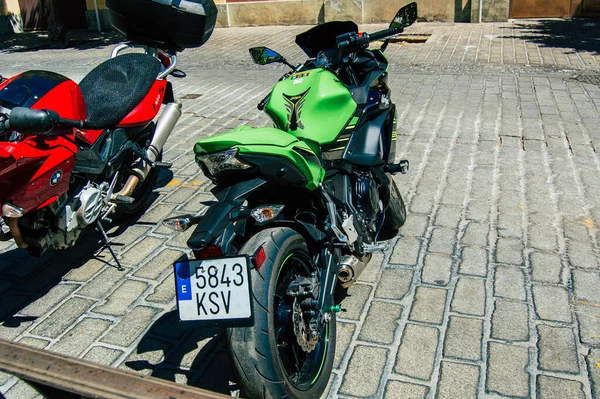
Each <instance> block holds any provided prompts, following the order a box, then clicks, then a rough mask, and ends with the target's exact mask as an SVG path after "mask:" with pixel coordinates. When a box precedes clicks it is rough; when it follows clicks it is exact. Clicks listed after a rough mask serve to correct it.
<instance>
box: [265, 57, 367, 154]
mask: <svg viewBox="0 0 600 399" xmlns="http://www.w3.org/2000/svg"><path fill="white" fill-rule="evenodd" d="M307 90H308V93H307V94H306V97H305V99H304V103H303V105H302V106H301V107H300V109H299V110H298V113H299V115H298V120H299V121H300V123H298V125H299V126H298V128H297V129H296V130H292V129H291V128H290V129H288V128H289V127H290V126H289V124H290V121H289V118H290V114H291V111H290V107H291V105H290V103H289V102H288V101H286V100H285V98H284V94H285V95H286V96H288V97H290V96H298V95H301V94H303V93H304V92H306V91H307ZM355 110H356V103H355V102H354V100H353V99H352V95H351V94H350V92H349V91H348V89H347V88H346V87H344V85H343V84H342V83H341V82H340V80H339V79H338V78H337V77H336V76H335V75H334V74H333V73H331V72H329V71H326V70H324V69H312V70H309V71H304V72H300V73H297V74H294V75H292V76H290V77H289V78H287V79H285V80H283V81H281V82H279V83H277V85H275V87H274V88H273V91H272V92H271V98H270V100H269V102H268V103H267V105H266V107H265V112H266V113H267V114H268V115H269V116H270V117H271V119H272V120H273V122H274V123H275V126H276V127H277V128H279V129H281V130H286V131H289V132H290V133H291V134H293V135H294V136H296V137H298V138H299V139H303V140H305V139H309V140H313V141H315V142H317V143H319V144H320V145H325V144H329V143H331V142H333V141H334V140H335V138H336V137H337V135H338V134H339V133H340V131H341V130H342V129H343V128H344V127H345V126H346V124H347V123H348V121H349V120H350V118H351V117H352V115H353V114H354V111H355Z"/></svg>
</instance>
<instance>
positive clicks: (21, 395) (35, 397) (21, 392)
mask: <svg viewBox="0 0 600 399" xmlns="http://www.w3.org/2000/svg"><path fill="white" fill-rule="evenodd" d="M4 396H6V398H7V399H8V398H15V399H40V398H43V396H42V395H40V393H39V392H38V391H36V390H35V388H33V387H32V386H31V385H29V384H28V383H26V382H25V381H23V380H18V382H17V383H16V384H15V385H13V386H12V387H10V389H8V390H7V391H6V392H5V393H4Z"/></svg>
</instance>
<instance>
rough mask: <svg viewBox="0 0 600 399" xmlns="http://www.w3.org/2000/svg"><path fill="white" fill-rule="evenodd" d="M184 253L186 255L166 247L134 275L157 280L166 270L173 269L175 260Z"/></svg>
mask: <svg viewBox="0 0 600 399" xmlns="http://www.w3.org/2000/svg"><path fill="white" fill-rule="evenodd" d="M182 255H184V253H183V252H182V251H176V250H173V249H168V248H167V249H164V250H162V251H161V252H160V253H159V254H158V255H156V257H154V258H153V259H151V260H150V261H149V262H148V263H146V264H145V265H144V266H142V267H140V268H139V269H138V270H137V271H136V272H135V273H133V275H134V276H135V277H139V278H147V279H148V280H156V279H158V277H159V276H160V275H161V274H162V273H163V272H164V271H165V270H170V269H173V262H175V261H176V260H177V259H179V258H180V257H181V256H182Z"/></svg>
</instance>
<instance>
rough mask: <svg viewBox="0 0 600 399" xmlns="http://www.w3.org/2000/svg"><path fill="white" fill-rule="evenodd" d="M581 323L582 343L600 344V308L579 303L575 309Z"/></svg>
mask: <svg viewBox="0 0 600 399" xmlns="http://www.w3.org/2000/svg"><path fill="white" fill-rule="evenodd" d="M575 312H576V315H577V321H578V322H579V336H580V339H581V342H583V343H585V344H590V345H599V344H600V307H598V306H586V305H584V304H581V303H578V304H577V305H576V307H575Z"/></svg>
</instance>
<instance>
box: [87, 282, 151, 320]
mask: <svg viewBox="0 0 600 399" xmlns="http://www.w3.org/2000/svg"><path fill="white" fill-rule="evenodd" d="M146 289H148V283H145V282H142V281H135V280H126V281H125V282H124V283H123V284H121V285H120V286H119V287H118V288H117V289H116V290H115V291H113V292H112V293H111V294H110V295H109V296H108V297H107V298H106V301H105V302H104V304H102V305H100V306H96V307H95V308H94V310H93V312H94V313H100V314H106V315H111V316H121V315H124V314H125V313H126V312H127V309H128V308H129V306H130V305H131V304H132V303H133V302H135V301H136V300H138V299H139V298H140V296H141V295H142V294H143V293H144V292H145V291H146Z"/></svg>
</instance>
